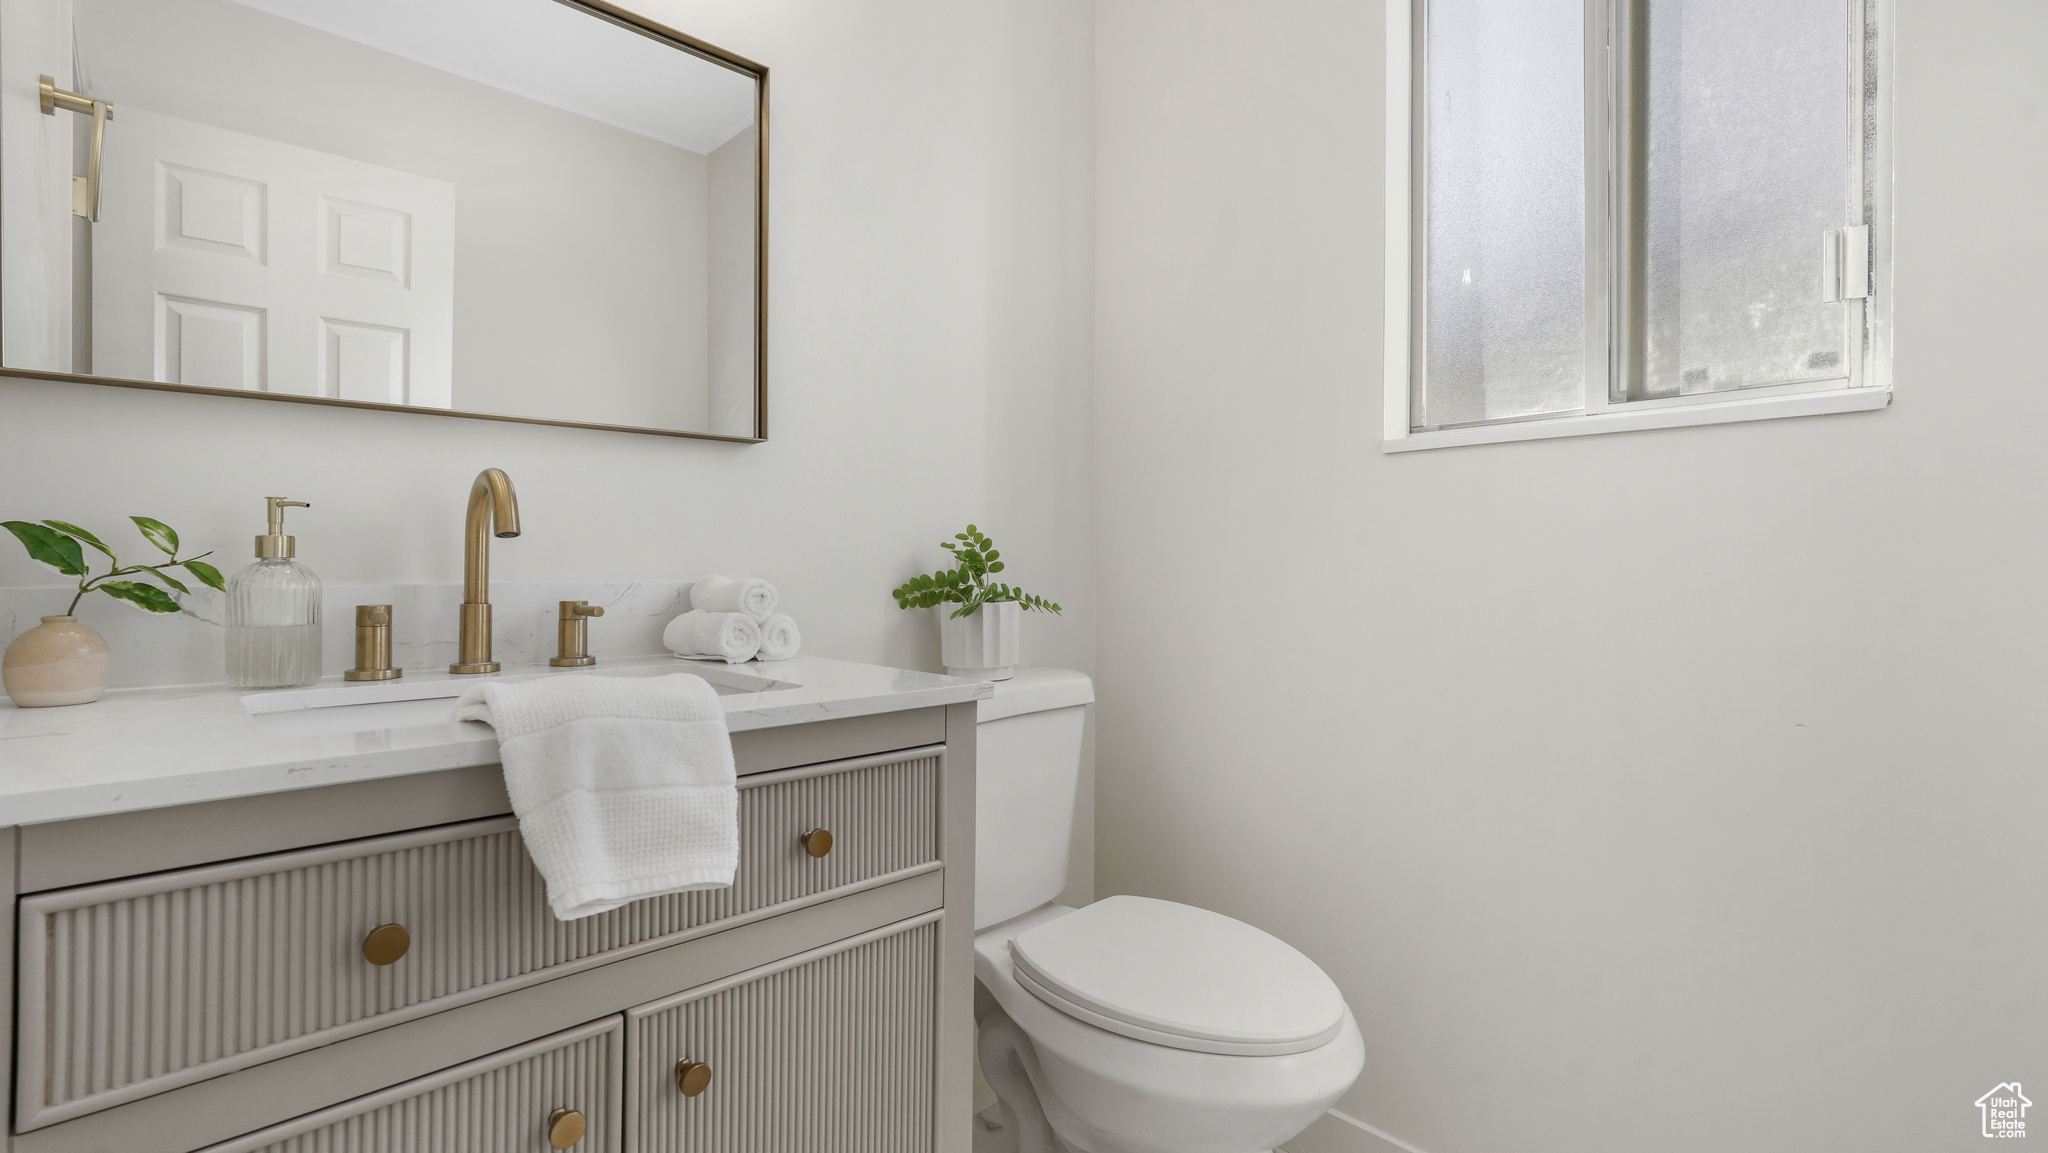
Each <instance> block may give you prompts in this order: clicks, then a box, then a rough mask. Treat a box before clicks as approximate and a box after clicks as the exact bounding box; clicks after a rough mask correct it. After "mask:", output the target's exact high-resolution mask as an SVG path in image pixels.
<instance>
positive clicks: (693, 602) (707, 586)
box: [690, 576, 780, 624]
mask: <svg viewBox="0 0 2048 1153" xmlns="http://www.w3.org/2000/svg"><path fill="white" fill-rule="evenodd" d="M779 595H780V594H778V593H777V592H776V591H775V586H774V585H772V584H769V583H768V582H767V581H764V580H762V579H761V578H760V577H741V578H740V579H739V580H733V579H732V578H731V577H722V576H708V577H705V578H704V579H703V580H700V581H698V582H697V583H696V584H693V585H691V586H690V607H691V608H693V609H697V610H699V611H700V612H707V613H745V614H747V615H748V616H750V617H752V618H754V623H755V624H760V623H761V622H762V621H765V620H767V619H768V614H769V613H772V612H774V611H775V601H776V600H777V598H778V596H779Z"/></svg>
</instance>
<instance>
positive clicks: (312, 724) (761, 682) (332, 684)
mask: <svg viewBox="0 0 2048 1153" xmlns="http://www.w3.org/2000/svg"><path fill="white" fill-rule="evenodd" d="M670 673H694V674H696V675H697V676H700V677H703V678H704V680H705V681H706V682H708V683H709V684H710V685H711V688H712V691H714V692H716V693H717V694H718V695H719V696H721V697H737V696H747V695H749V694H752V693H762V692H771V691H773V690H776V689H792V688H796V687H798V686H796V685H795V684H792V683H790V682H788V681H778V680H773V679H771V678H768V677H763V676H755V675H751V674H748V673H742V672H738V671H735V670H733V669H731V668H729V667H720V666H715V665H700V664H697V663H695V662H691V663H684V662H680V661H668V660H657V661H654V662H651V663H648V664H635V665H620V666H616V667H611V668H605V667H597V668H588V669H575V670H572V671H563V670H548V671H546V672H518V673H513V674H509V675H499V676H490V677H476V676H463V677H451V676H449V675H448V674H446V673H427V674H424V675H422V676H421V677H420V679H418V680H414V681H404V680H397V681H375V682H369V683H361V684H358V683H351V682H344V681H340V680H339V679H337V678H331V677H330V678H325V679H323V680H322V681H321V682H320V684H318V685H316V686H313V687H311V688H304V689H285V690H282V691H278V692H268V693H251V694H249V695H248V696H245V697H243V698H242V707H243V708H245V709H247V710H248V711H249V715H250V717H251V718H252V719H253V720H255V722H256V727H257V728H258V729H259V730H261V731H263V732H265V733H269V734H272V735H275V736H319V735H328V734H336V733H362V732H371V731H374V730H378V729H402V728H411V727H414V726H417V725H440V724H447V723H448V719H449V718H448V714H449V713H450V712H452V711H453V710H454V708H455V698H457V697H459V696H461V695H462V694H463V691H464V690H466V689H468V688H469V687H470V686H471V685H473V684H476V683H477V682H479V681H483V680H501V681H525V680H532V679H534V678H535V677H547V676H584V677H592V676H595V677H659V676H667V675H668V674H670Z"/></svg>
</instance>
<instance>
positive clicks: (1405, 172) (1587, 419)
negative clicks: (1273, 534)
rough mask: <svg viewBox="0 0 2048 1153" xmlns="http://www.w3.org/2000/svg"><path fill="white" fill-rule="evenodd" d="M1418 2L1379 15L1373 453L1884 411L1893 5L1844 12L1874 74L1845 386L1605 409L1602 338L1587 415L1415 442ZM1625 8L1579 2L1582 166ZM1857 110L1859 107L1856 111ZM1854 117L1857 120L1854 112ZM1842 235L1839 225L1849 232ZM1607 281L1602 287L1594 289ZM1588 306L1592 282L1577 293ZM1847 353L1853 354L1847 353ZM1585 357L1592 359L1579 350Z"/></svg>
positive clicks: (1440, 432) (1596, 131)
mask: <svg viewBox="0 0 2048 1153" xmlns="http://www.w3.org/2000/svg"><path fill="white" fill-rule="evenodd" d="M1425 2H1426V0H1389V2H1388V4H1387V5H1386V10H1387V125H1386V139H1387V156H1386V211H1387V219H1386V365H1385V376H1384V381H1385V410H1384V414H1383V422H1384V434H1383V439H1382V440H1381V442H1380V449H1381V451H1383V452H1410V451H1414V450H1417V449H1428V448H1451V447H1455V446H1458V445H1468V444H1497V443H1501V442H1505V441H1517V440H1544V439H1549V438H1553V437H1564V436H1586V435H1590V434H1595V433H1608V432H1628V431H1632V430H1635V429H1644V428H1677V427H1681V426H1686V425H1697V424H1726V423H1731V422H1735V421H1748V420H1766V419H1770V418H1773V417H1786V416H1815V415H1819V414H1822V413H1834V412H1865V411H1869V410H1872V409H1879V408H1884V407H1885V406H1886V405H1889V404H1890V403H1891V398H1892V373H1891V343H1892V163H1891V120H1892V117H1891V75H1892V67H1891V58H1892V28H1893V11H1892V7H1893V2H1894V0H1847V2H1850V3H1852V4H1853V5H1854V6H1853V7H1852V9H1851V12H1852V19H1871V18H1874V19H1871V23H1872V26H1873V28H1874V33H1875V35H1874V44H1873V45H1872V47H1871V49H1870V50H1868V51H1866V52H1865V54H1864V55H1863V57H1861V58H1860V59H1857V60H1856V61H1854V62H1853V63H1852V65H1851V81H1852V83H1853V84H1855V85H1856V86H1858V87H1859V88H1860V87H1861V85H1862V84H1863V83H1865V79H1864V77H1865V70H1866V69H1867V68H1869V67H1872V66H1874V67H1875V68H1876V71H1877V76H1876V82H1877V89H1876V94H1875V100H1874V101H1873V103H1872V106H1871V110H1870V115H1871V117H1872V118H1873V119H1874V120H1875V121H1876V123H1875V124H1874V125H1873V126H1872V128H1871V150H1870V155H1869V159H1868V163H1869V164H1871V165H1872V166H1873V167H1874V168H1875V171H1876V179H1875V180H1874V181H1872V182H1871V190H1872V203H1871V205H1870V219H1869V225H1870V243H1871V283H1870V298H1869V299H1867V300H1865V301H1864V302H1863V306H1864V309H1865V310H1866V315H1867V318H1868V321H1867V333H1868V338H1867V339H1866V340H1864V341H1862V345H1863V347H1862V348H1861V350H1860V351H1861V355H1860V358H1858V359H1859V361H1860V363H1858V364H1856V365H1854V366H1852V369H1853V371H1852V373H1851V376H1850V378H1849V382H1848V384H1847V385H1846V386H1845V385H1843V384H1842V383H1840V382H1833V381H1830V382H1822V383H1820V384H1815V383H1811V382H1808V383H1799V384H1785V385H1774V386H1765V387H1759V388H1746V389H1741V390H1736V391H1729V392H1718V393H1700V394H1695V395H1691V396H1676V397H1664V398H1657V399H1648V400H1630V401H1623V402H1610V401H1609V399H1608V392H1609V389H1608V386H1607V381H1608V380H1609V379H1610V374H1611V373H1612V372H1613V369H1612V367H1611V366H1609V365H1607V363H1606V362H1607V361H1608V359H1609V356H1608V354H1607V352H1606V348H1607V345H1608V340H1607V333H1606V330H1605V329H1606V326H1605V325H1604V324H1602V325H1598V326H1596V327H1597V328H1598V329H1599V331H1597V332H1589V333H1588V344H1589V345H1592V344H1594V343H1596V342H1597V344H1598V345H1599V346H1600V350H1601V351H1600V353H1599V357H1598V360H1594V359H1589V360H1588V361H1587V366H1588V374H1587V379H1586V388H1585V406H1584V408H1582V409H1578V410H1574V411H1571V412H1565V413H1555V414H1547V415H1543V416H1536V417H1528V418H1524V419H1519V420H1512V421H1501V422H1497V423H1491V424H1475V425H1466V426H1462V427H1457V428H1442V429H1425V430H1416V429H1414V428H1413V427H1412V426H1411V425H1412V420H1413V416H1412V414H1413V411H1414V389H1415V379H1416V366H1415V364H1414V356H1413V352H1414V348H1415V344H1416V331H1415V330H1416V321H1417V317H1416V313H1415V307H1414V305H1415V300H1416V297H1417V293H1418V291H1419V289H1420V279H1421V276H1422V270H1421V268H1420V267H1419V265H1420V262H1419V260H1418V259H1417V255H1418V249H1417V245H1416V227H1415V221H1416V216H1417V205H1416V203H1415V201H1416V188H1417V184H1418V182H1417V172H1416V168H1417V157H1418V156H1419V155H1420V149H1419V148H1418V147H1417V144H1418V141H1417V139H1416V131H1415V87H1416V81H1417V79H1418V71H1419V65H1418V63H1417V61H1418V60H1419V59H1420V58H1421V49H1422V45H1420V44H1419V43H1418V42H1417V38H1416V36H1415V30H1416V28H1417V27H1418V26H1419V23H1420V21H1419V20H1418V17H1417V13H1418V12H1419V11H1420V9H1421V6H1422V5H1423V4H1424V3H1425ZM1626 2H1627V0H1588V3H1587V12H1588V13H1589V19H1588V20H1587V30H1586V53H1587V60H1588V62H1589V63H1593V64H1597V66H1593V67H1588V68H1587V70H1586V71H1587V76H1588V79H1587V85H1586V88H1587V91H1586V96H1587V138H1588V144H1589V147H1590V148H1591V149H1592V152H1591V155H1592V156H1594V157H1596V158H1600V159H1601V160H1602V161H1604V159H1605V158H1606V157H1607V156H1608V155H1610V150H1609V149H1608V148H1607V147H1606V146H1605V142H1604V141H1603V140H1600V139H1596V137H1601V136H1602V135H1603V130H1602V129H1600V127H1599V125H1600V124H1602V123H1604V122H1605V120H1606V115H1605V106H1606V104H1607V103H1608V99H1609V97H1608V95H1607V81H1606V80H1605V79H1604V78H1605V77H1606V76H1607V75H1608V74H1609V71H1608V68H1607V65H1606V63H1605V60H1604V57H1605V55H1606V52H1607V43H1606V41H1607V26H1608V24H1609V23H1610V21H1611V20H1612V19H1613V16H1612V13H1613V11H1614V5H1615V4H1619V3H1626ZM1857 103H1858V104H1860V103H1861V102H1860V101H1859V102H1857ZM1858 114H1859V117H1860V115H1861V113H1860V110H1859V113H1858ZM1864 163H1866V161H1865V158H1864V155H1863V150H1862V149H1857V150H1856V155H1855V158H1854V160H1853V161H1852V164H1853V165H1854V166H1855V167H1854V171H1855V172H1857V173H1859V175H1858V176H1857V179H1858V180H1860V179H1861V177H1860V172H1861V167H1862V165H1863V164H1864ZM1611 183H1612V181H1611V179H1610V180H1609V181H1605V182H1602V181H1589V185H1590V186H1592V187H1589V198H1590V199H1592V200H1593V201H1594V203H1591V204H1589V205H1588V207H1589V209H1590V212H1589V217H1592V218H1595V219H1597V218H1598V215H1597V214H1604V213H1606V212H1607V211H1608V206H1607V204H1606V203H1605V201H1606V200H1607V199H1608V198H1607V197H1606V196H1605V195H1604V194H1603V193H1602V192H1601V191H1600V186H1602V185H1604V184H1611ZM1844 223H1845V224H1847V223H1849V222H1847V221H1845V222H1844ZM1611 233H1612V229H1611V228H1601V229H1589V231H1588V235H1587V238H1586V240H1587V250H1588V251H1587V259H1588V263H1589V266H1590V265H1591V264H1592V262H1594V261H1596V260H1599V261H1605V260H1606V259H1607V253H1606V252H1605V249H1606V247H1607V241H1606V237H1607V236H1609V235H1611ZM1815 240H1816V243H1815V263H1816V265H1818V263H1819V256H1820V254H1819V238H1818V237H1816V238H1815ZM1605 279H1606V278H1604V277H1603V278H1601V283H1604V282H1605ZM1587 290H1588V293H1589V295H1590V294H1592V293H1594V292H1595V291H1596V287H1595V282H1593V281H1591V280H1589V281H1588V284H1587ZM1606 311H1607V302H1606V301H1605V300H1589V301H1588V308H1587V315H1588V316H1589V317H1593V316H1596V315H1601V316H1604V315H1605V314H1606ZM1853 348H1854V345H1853V344H1852V349H1853ZM1589 351H1591V350H1590V349H1589Z"/></svg>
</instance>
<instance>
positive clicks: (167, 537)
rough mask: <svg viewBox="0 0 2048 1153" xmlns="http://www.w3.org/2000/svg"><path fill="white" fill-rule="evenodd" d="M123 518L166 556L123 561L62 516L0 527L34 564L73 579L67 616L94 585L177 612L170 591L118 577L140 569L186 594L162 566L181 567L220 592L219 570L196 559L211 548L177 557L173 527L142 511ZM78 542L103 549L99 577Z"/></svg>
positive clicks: (224, 585) (145, 604) (130, 600)
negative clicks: (156, 560)
mask: <svg viewBox="0 0 2048 1153" xmlns="http://www.w3.org/2000/svg"><path fill="white" fill-rule="evenodd" d="M128 519H129V520H132V521H134V522H135V527H136V528H138V529H140V530H142V538H143V539H144V540H146V541H148V542H149V543H151V544H153V545H155V546H156V547H158V548H159V549H162V550H163V551H164V553H165V554H166V555H168V556H169V557H170V558H171V559H169V560H167V561H163V562H161V563H159V564H153V565H151V564H131V565H123V564H122V563H121V560H120V558H119V557H116V556H115V555H114V550H113V549H110V548H108V547H107V546H106V545H104V544H102V543H100V538H98V537H96V536H94V535H93V534H91V533H89V532H87V531H85V530H84V529H82V528H79V527H78V526H77V525H75V524H66V523H65V522H63V521H61V520H46V521H44V522H43V523H41V524H30V523H29V522H28V521H25V520H10V521H0V528H5V529H6V530H7V531H8V532H11V533H13V534H14V535H15V538H16V539H18V540H20V541H21V544H22V547H23V548H26V549H27V550H28V555H29V558H30V559H32V560H34V561H35V562H36V563H38V564H44V565H48V566H50V567H51V568H53V569H56V570H57V571H58V572H60V573H63V574H64V575H65V576H75V577H77V578H78V595H77V596H75V597H72V598H71V607H70V608H68V609H65V610H64V615H65V616H67V617H68V616H72V615H74V614H75V613H77V611H78V602H79V601H82V600H84V599H85V594H87V593H89V592H93V591H95V590H97V591H99V592H103V593H105V594H107V595H108V596H110V597H113V598H114V599H116V600H123V601H127V602H128V603H129V604H132V605H134V606H136V607H137V608H141V609H147V610H149V611H150V612H153V613H174V612H177V611H178V602H177V601H174V600H172V599H171V594H169V593H167V592H165V591H164V590H162V589H160V588H158V587H156V586H155V585H153V584H150V583H149V582H148V581H137V580H122V579H119V578H122V577H126V576H130V575H132V574H134V573H139V572H146V573H148V574H150V575H151V576H154V577H156V578H157V579H158V580H160V581H162V582H164V583H165V584H167V585H169V586H171V587H172V588H174V589H177V590H178V591H179V592H181V593H188V592H191V591H192V590H191V589H189V588H187V587H186V586H185V583H184V582H183V581H180V580H179V579H178V578H177V577H174V576H172V575H171V574H169V573H167V572H165V571H164V570H165V569H169V568H177V567H179V566H183V567H184V569H185V571H186V572H189V573H191V574H192V575H193V576H195V577H197V578H199V581H200V583H201V584H204V585H207V586H209V587H212V588H217V589H219V590H221V591H222V592H226V591H227V588H228V584H227V582H226V581H224V580H222V579H221V576H220V570H219V569H217V568H215V567H213V566H212V565H210V564H207V563H206V562H205V561H203V560H201V559H199V558H200V557H209V556H212V555H213V553H212V552H211V551H208V552H203V553H200V554H199V556H195V557H192V558H191V559H189V560H179V559H178V533H177V530H175V529H173V528H172V527H171V526H170V525H167V524H165V523H164V522H162V521H160V520H151V519H149V518H148V517H146V516H131V517H129V518H128ZM80 544H88V545H91V546H92V547H93V548H95V549H97V550H99V551H100V552H102V553H104V554H106V558H107V560H108V561H109V562H110V568H109V569H108V571H106V572H103V573H101V574H100V575H98V576H93V575H91V574H92V566H90V565H88V564H86V563H85V551H84V550H83V549H81V548H79V547H78V546H79V545H80Z"/></svg>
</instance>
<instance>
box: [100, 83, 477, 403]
mask: <svg viewBox="0 0 2048 1153" xmlns="http://www.w3.org/2000/svg"><path fill="white" fill-rule="evenodd" d="M120 126H121V132H120V134H119V137H118V142H119V147H115V140H116V138H115V137H114V136H112V135H111V134H110V135H109V138H108V145H107V149H106V159H105V162H104V168H103V172H104V176H103V181H104V183H103V185H102V189H101V214H100V221H99V223H98V224H96V225H94V226H93V232H92V366H91V368H92V371H93V372H95V373H98V374H102V375H106V376H120V377H130V378H137V379H142V380H160V381H166V382H169V383H172V384H194V385H199V386H202V387H205V388H240V389H256V390H261V391H265V392H280V393H291V394H295V395H299V396H325V397H331V398H335V399H340V400H367V401H377V402H381V403H384V404H408V405H417V406H420V407H423V408H448V407H451V406H452V403H453V399H454V397H453V393H454V390H453V362H454V342H455V186H454V185H453V184H451V183H449V182H448V181H445V180H435V179H433V178H431V177H425V176H417V175H414V174H412V173H409V172H400V171H398V170H396V169H392V168H384V167H381V166H378V165H375V164H366V163H364V162H362V161H360V160H352V159H349V158H348V157H345V156H336V155H333V154H331V153H326V152H320V151H316V150H314V149H311V148H300V147H297V146H296V145H291V144H280V143H278V142H276V141H274V140H266V139H264V138H263V137H260V136H254V135H250V134H248V133H244V132H230V131H228V130H226V129H222V128H215V127H212V126H210V125H206V124H199V123H195V122H193V121H190V120H183V119H179V118H177V117H174V116H163V115H160V114H158V113H154V112H149V111H145V110H143V109H140V108H122V109H121V110H120ZM229 313H234V314H239V315H241V316H245V317H248V318H250V319H249V320H247V321H246V322H245V323H244V325H243V326H242V331H243V332H244V333H246V334H248V335H249V337H250V340H249V345H250V350H251V352H252V353H253V356H254V364H253V366H248V367H244V366H243V365H242V364H239V363H236V362H233V361H232V359H231V358H229V357H226V356H224V355H215V354H213V353H212V352H211V351H210V350H211V346H212V344H213V343H214V341H213V339H212V338H209V337H206V336H203V335H202V336H200V337H199V339H197V340H195V331H194V330H195V329H197V330H199V332H201V333H204V332H210V331H213V327H212V326H215V325H217V324H219V323H221V322H219V321H213V320H198V319H195V318H197V317H207V316H224V315H226V314H229ZM222 332H223V335H222V336H221V337H220V338H219V339H222V340H225V339H226V336H225V330H224V329H223V330H222ZM195 349H205V350H207V351H197V352H196V351H195Z"/></svg>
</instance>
